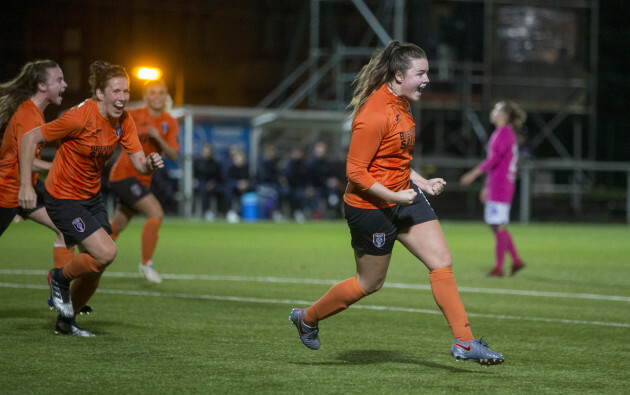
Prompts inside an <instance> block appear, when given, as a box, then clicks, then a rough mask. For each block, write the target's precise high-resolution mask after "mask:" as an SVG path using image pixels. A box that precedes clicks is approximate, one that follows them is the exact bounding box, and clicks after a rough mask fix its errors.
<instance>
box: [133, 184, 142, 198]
mask: <svg viewBox="0 0 630 395" xmlns="http://www.w3.org/2000/svg"><path fill="white" fill-rule="evenodd" d="M131 193H132V194H133V196H140V194H141V193H142V188H140V184H133V185H132V186H131Z"/></svg>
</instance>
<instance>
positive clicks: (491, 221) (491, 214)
mask: <svg viewBox="0 0 630 395" xmlns="http://www.w3.org/2000/svg"><path fill="white" fill-rule="evenodd" d="M526 117H527V115H526V114H525V112H524V111H523V110H521V109H520V107H519V106H518V105H517V104H516V103H513V102H509V101H500V102H498V103H497V104H496V105H495V106H494V109H493V110H492V112H491V113H490V122H491V123H492V124H493V125H494V126H495V128H496V129H495V130H494V132H493V133H492V135H491V136H490V140H489V142H488V157H487V158H486V159H485V160H484V161H483V162H481V163H480V164H479V165H478V166H476V167H475V168H474V169H472V170H470V171H468V172H466V173H465V174H464V175H463V176H462V177H461V179H460V184H462V185H464V186H467V185H470V184H471V183H472V182H473V181H474V180H475V179H476V178H477V177H479V176H480V175H481V174H483V173H487V176H486V184H485V186H484V187H483V188H482V190H481V193H480V197H479V198H480V200H481V202H482V203H483V204H484V220H485V222H486V223H487V224H488V225H490V227H491V228H492V231H493V232H494V237H495V241H496V244H495V255H496V262H495V265H494V268H493V269H492V270H491V271H490V272H489V273H488V277H501V276H503V260H504V258H505V253H506V252H509V253H510V256H511V257H512V269H511V274H512V275H514V274H515V273H516V272H518V271H519V270H521V269H523V268H524V267H525V263H524V262H523V261H522V260H521V259H520V257H519V256H518V253H517V252H516V247H515V246H514V242H513V241H512V236H511V235H510V232H509V231H508V229H507V224H508V223H509V222H510V208H511V205H512V198H513V196H514V184H515V180H516V170H517V162H518V144H517V140H516V133H515V131H516V130H518V129H520V128H521V126H522V125H523V122H525V119H526Z"/></svg>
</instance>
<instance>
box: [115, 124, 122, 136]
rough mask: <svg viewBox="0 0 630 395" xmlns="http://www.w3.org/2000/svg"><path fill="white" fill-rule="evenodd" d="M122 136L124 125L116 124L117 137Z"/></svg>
mask: <svg viewBox="0 0 630 395" xmlns="http://www.w3.org/2000/svg"><path fill="white" fill-rule="evenodd" d="M121 134H122V125H120V124H119V123H117V124H116V137H120V135H121Z"/></svg>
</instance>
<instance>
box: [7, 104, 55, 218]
mask: <svg viewBox="0 0 630 395" xmlns="http://www.w3.org/2000/svg"><path fill="white" fill-rule="evenodd" d="M44 123H46V121H45V120H44V114H43V113H42V110H40V109H39V107H37V105H36V104H35V103H33V101H32V100H30V99H29V100H26V101H24V102H23V103H22V104H20V106H19V107H18V108H17V110H16V111H15V113H14V114H13V115H12V116H11V119H9V123H8V124H7V127H6V129H5V130H4V137H3V139H2V147H0V207H4V208H13V207H17V206H18V192H20V170H19V166H18V155H19V153H20V148H21V147H22V137H24V135H25V134H26V133H28V132H30V131H31V130H32V129H35V128H36V127H38V126H42V125H43V124H44ZM42 146H43V145H42V144H40V145H39V146H38V147H37V151H36V152H35V157H36V158H41V151H42ZM36 181H37V173H33V186H34V185H35V182H36Z"/></svg>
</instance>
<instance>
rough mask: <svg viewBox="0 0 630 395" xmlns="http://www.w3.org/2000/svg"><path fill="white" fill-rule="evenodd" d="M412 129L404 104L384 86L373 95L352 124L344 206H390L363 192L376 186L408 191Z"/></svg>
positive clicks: (409, 113)
mask: <svg viewBox="0 0 630 395" xmlns="http://www.w3.org/2000/svg"><path fill="white" fill-rule="evenodd" d="M415 126H416V124H415V122H414V121H413V118H412V116H411V108H410V107H409V103H408V102H407V100H405V99H402V98H399V97H397V96H396V95H394V94H393V93H391V92H390V91H389V89H387V86H386V85H385V84H383V85H382V86H381V87H380V88H379V89H377V90H376V91H375V92H374V93H372V96H370V98H369V99H368V100H367V101H366V102H365V104H364V105H363V107H362V108H361V110H360V111H359V113H358V114H357V116H356V118H355V119H354V121H353V122H352V138H351V140H350V148H349V150H348V162H347V164H346V174H347V176H348V186H347V187H346V193H345V195H344V197H343V199H344V201H345V202H346V203H348V204H349V205H350V206H353V207H358V208H368V209H373V208H385V207H391V206H393V205H394V203H390V202H387V201H385V200H382V199H379V198H377V197H376V196H373V195H370V194H369V193H367V192H366V190H367V189H369V188H370V187H371V186H372V185H374V183H375V182H379V183H380V184H382V185H383V186H385V187H386V188H388V189H390V190H392V191H394V192H397V191H401V190H404V189H409V186H410V181H409V180H410V162H411V151H412V150H413V146H414V143H415V136H416V129H415Z"/></svg>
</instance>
